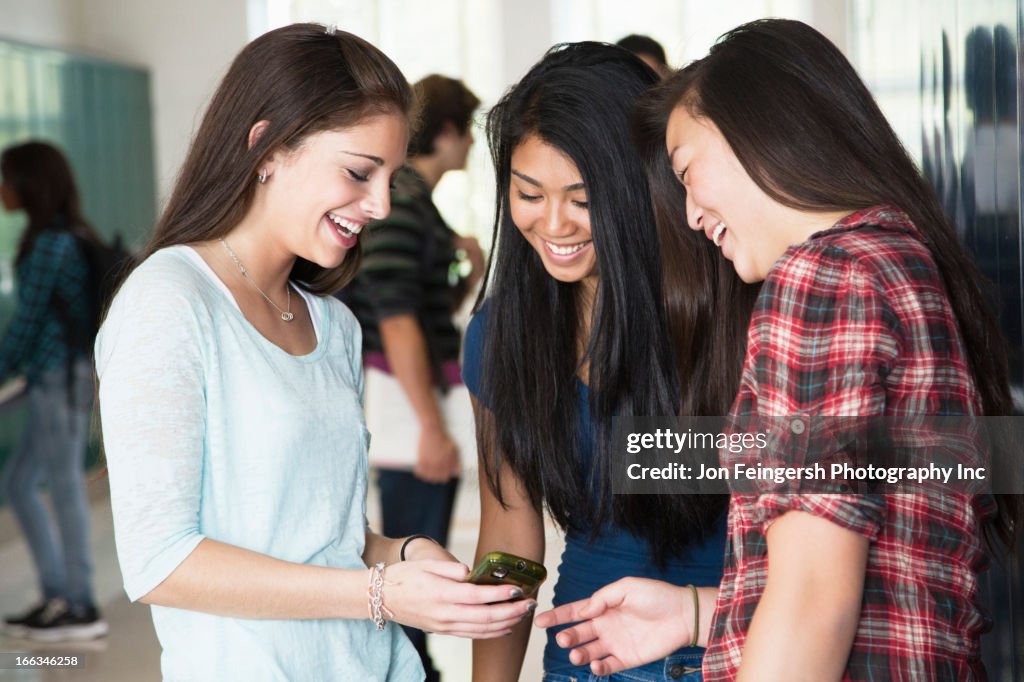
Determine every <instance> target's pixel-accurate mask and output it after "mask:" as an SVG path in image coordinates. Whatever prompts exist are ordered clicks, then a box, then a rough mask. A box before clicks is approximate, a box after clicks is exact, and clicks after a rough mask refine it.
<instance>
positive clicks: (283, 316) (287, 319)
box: [281, 311, 295, 322]
mask: <svg viewBox="0 0 1024 682" xmlns="http://www.w3.org/2000/svg"><path fill="white" fill-rule="evenodd" d="M281 319H282V320H284V321H285V322H291V321H292V320H293V319H295V316H294V315H292V314H291V313H290V312H287V311H285V312H283V313H281Z"/></svg>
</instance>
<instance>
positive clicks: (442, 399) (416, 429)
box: [344, 74, 483, 681]
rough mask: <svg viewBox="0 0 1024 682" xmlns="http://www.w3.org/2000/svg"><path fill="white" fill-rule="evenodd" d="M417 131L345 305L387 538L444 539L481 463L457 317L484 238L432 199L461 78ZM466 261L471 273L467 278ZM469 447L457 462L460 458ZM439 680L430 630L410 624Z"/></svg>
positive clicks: (457, 142) (468, 110)
mask: <svg viewBox="0 0 1024 682" xmlns="http://www.w3.org/2000/svg"><path fill="white" fill-rule="evenodd" d="M413 89H414V92H415V95H416V104H417V108H418V110H419V126H418V129H417V131H416V132H415V133H414V135H413V137H412V139H411V140H410V142H409V160H408V163H407V165H406V166H405V167H404V168H402V170H401V171H399V173H398V174H397V176H396V177H395V180H394V189H393V190H392V192H391V214H390V215H389V216H388V217H387V218H386V219H384V220H381V221H377V222H374V223H371V224H370V225H368V226H367V229H366V231H365V232H364V233H363V237H362V239H363V262H362V265H361V267H360V271H359V275H358V276H357V277H356V280H355V282H354V283H353V284H352V286H351V287H350V288H349V289H348V290H347V292H346V294H345V295H344V299H345V300H346V301H348V302H349V304H350V305H351V307H352V310H353V312H354V313H355V314H356V317H358V318H359V321H360V323H361V324H362V327H363V355H364V365H365V370H366V421H367V428H369V430H370V433H371V434H373V438H372V440H371V443H370V454H369V456H370V462H371V463H372V464H373V465H375V466H376V467H378V469H379V478H378V483H379V486H380V499H381V507H382V516H383V525H382V532H383V533H384V534H385V535H388V536H390V537H402V536H407V535H419V534H422V535H426V536H428V537H430V538H433V539H434V540H436V541H437V542H439V543H441V544H442V545H445V544H447V541H448V529H449V526H450V523H451V517H452V509H453V507H454V504H455V493H456V488H457V487H458V483H459V475H460V471H461V466H462V464H461V462H462V460H461V457H465V458H467V461H471V458H472V459H475V447H474V445H473V442H472V433H473V432H472V412H471V406H470V403H469V399H468V394H467V393H466V391H465V388H464V387H462V385H461V384H462V380H461V376H460V370H459V347H460V343H461V335H460V333H459V330H458V329H457V328H456V326H455V324H454V322H453V320H452V316H453V315H454V313H455V311H456V310H457V309H458V307H459V305H460V304H461V303H462V301H463V300H464V299H465V297H466V295H467V294H468V293H469V292H470V291H471V290H472V289H473V287H474V286H475V285H476V283H477V282H478V281H479V279H480V277H481V276H482V274H483V254H482V252H481V250H480V246H479V244H478V243H477V241H476V239H473V238H464V237H460V236H458V235H457V234H456V233H455V232H454V231H453V230H452V229H451V228H450V227H449V226H448V224H447V223H446V222H445V220H444V218H443V217H442V216H441V214H440V212H439V211H438V210H437V207H436V206H435V205H434V202H433V200H432V198H431V194H432V192H433V190H434V187H435V186H436V185H437V183H438V182H439V181H440V180H441V177H442V176H443V175H444V174H445V173H447V172H448V171H453V170H461V169H463V168H465V165H466V156H467V154H468V153H469V148H470V146H471V145H472V144H473V132H472V130H471V123H472V118H473V112H474V111H475V110H476V108H477V107H478V106H479V105H480V100H479V99H478V98H477V97H476V95H474V94H473V93H472V92H471V91H470V90H469V88H467V87H466V86H465V85H464V84H463V83H462V82H461V81H458V80H455V79H453V78H447V77H445V76H440V75H436V74H434V75H430V76H427V77H426V78H423V79H422V80H420V81H419V82H417V83H416V84H415V85H414V86H413ZM460 258H462V259H465V260H468V261H469V264H470V266H471V268H472V269H471V270H470V271H469V272H468V274H467V275H466V276H465V277H463V276H462V268H461V267H460V263H459V260H460ZM460 452H461V456H460ZM405 630H406V634H408V635H409V637H410V639H412V641H413V644H415V646H416V649H417V650H418V651H419V654H420V657H421V659H422V661H423V667H424V668H425V669H426V671H427V680H428V681H429V680H439V679H440V674H439V673H438V671H437V670H436V669H435V668H434V666H433V665H432V662H431V658H430V656H429V654H428V653H427V648H426V635H425V634H424V633H423V632H422V631H420V630H416V629H414V628H405Z"/></svg>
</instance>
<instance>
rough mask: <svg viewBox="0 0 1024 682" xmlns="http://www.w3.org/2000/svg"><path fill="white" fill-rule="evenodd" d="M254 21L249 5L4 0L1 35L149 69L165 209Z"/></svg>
mask: <svg viewBox="0 0 1024 682" xmlns="http://www.w3.org/2000/svg"><path fill="white" fill-rule="evenodd" d="M247 22H248V17H247V0H216V1H215V2H211V1H209V0H175V1H174V2H166V1H165V0H134V1H129V0H31V1H27V0H0V37H3V38H9V39H12V40H16V41H20V42H25V43H32V44H35V45H43V46H48V47H60V48H65V49H70V50H74V51H78V52H85V53H89V54H95V55H97V56H102V57H106V58H109V59H113V60H116V61H122V62H127V63H130V64H135V65H138V66H142V67H144V68H146V69H148V70H149V71H150V74H151V76H152V88H153V92H152V96H153V102H152V105H153V137H154V154H155V163H156V182H157V195H158V196H157V202H158V206H162V205H163V202H164V201H165V200H166V199H167V195H168V194H169V192H170V190H171V185H172V183H173V182H174V177H175V175H176V174H177V172H178V168H179V167H180V166H181V163H182V161H183V160H184V157H185V152H186V151H187V149H188V144H189V141H190V140H191V138H192V132H193V129H194V127H195V125H197V124H198V122H199V120H200V117H201V116H202V113H203V111H204V110H205V108H206V104H207V102H208V100H209V98H210V95H212V94H213V90H214V88H215V87H216V85H217V83H218V81H219V80H220V78H221V76H222V75H223V74H224V72H225V71H226V70H227V67H228V65H229V64H230V63H231V60H232V58H234V56H235V54H237V52H238V51H239V50H240V49H241V48H242V46H243V45H245V43H246V42H248V36H247Z"/></svg>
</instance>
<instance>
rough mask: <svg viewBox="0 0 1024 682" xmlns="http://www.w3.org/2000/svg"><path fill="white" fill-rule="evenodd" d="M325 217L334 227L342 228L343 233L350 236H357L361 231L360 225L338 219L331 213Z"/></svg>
mask: <svg viewBox="0 0 1024 682" xmlns="http://www.w3.org/2000/svg"><path fill="white" fill-rule="evenodd" d="M327 217H328V218H330V219H331V222H333V223H334V224H335V225H338V226H340V227H342V228H344V229H345V231H347V232H350V233H351V234H359V233H360V232H362V231H363V226H362V225H360V224H359V223H353V222H350V221H348V220H345V219H344V218H339V217H338V216H336V215H334V214H333V213H328V214H327Z"/></svg>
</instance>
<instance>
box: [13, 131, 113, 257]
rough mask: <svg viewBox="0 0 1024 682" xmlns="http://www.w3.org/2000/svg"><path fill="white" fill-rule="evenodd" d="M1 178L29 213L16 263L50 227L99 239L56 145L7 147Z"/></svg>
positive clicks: (28, 144) (32, 144) (73, 178)
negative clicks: (84, 212) (85, 213)
mask: <svg viewBox="0 0 1024 682" xmlns="http://www.w3.org/2000/svg"><path fill="white" fill-rule="evenodd" d="M0 177H2V178H3V183H4V184H5V185H7V187H8V188H9V189H10V190H11V191H13V192H14V195H15V197H17V199H18V203H19V204H20V205H21V208H22V209H24V211H25V213H26V214H27V215H28V225H27V226H26V228H25V231H24V232H23V233H22V235H21V240H20V241H19V242H18V253H17V256H16V257H15V262H17V263H20V262H21V261H22V260H23V259H24V258H25V257H26V256H27V255H28V254H29V252H30V251H32V246H33V245H34V244H35V241H36V238H37V237H38V236H39V233H40V232H42V231H43V230H46V229H51V230H67V231H69V232H73V233H75V234H76V235H78V236H80V237H82V238H83V239H89V240H93V241H98V239H99V238H98V237H97V236H96V233H95V232H94V231H93V229H92V226H91V225H90V224H89V222H88V221H87V220H86V219H85V217H84V216H83V215H82V209H81V201H80V200H79V195H78V186H77V184H76V183H75V176H74V173H72V172H71V164H69V163H68V160H67V158H65V156H64V154H63V153H61V151H60V150H59V149H57V148H56V147H54V146H53V145H52V144H50V143H48V142H41V141H38V140H32V141H29V142H23V143H22V144H18V145H14V146H11V147H8V148H6V149H4V151H3V153H0Z"/></svg>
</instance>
